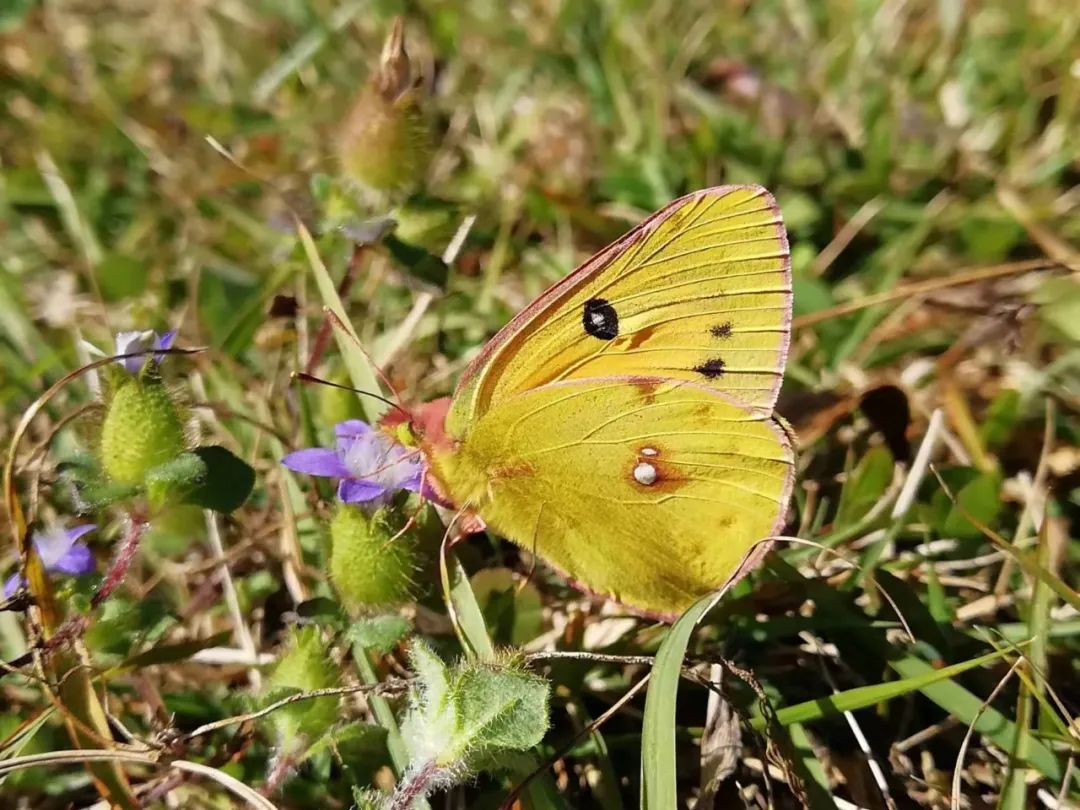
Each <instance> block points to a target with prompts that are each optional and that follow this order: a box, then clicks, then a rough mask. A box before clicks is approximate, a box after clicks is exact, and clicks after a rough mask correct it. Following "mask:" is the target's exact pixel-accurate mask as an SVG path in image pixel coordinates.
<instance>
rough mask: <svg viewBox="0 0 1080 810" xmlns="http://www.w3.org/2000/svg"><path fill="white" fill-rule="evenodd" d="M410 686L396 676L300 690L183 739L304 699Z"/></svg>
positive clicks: (389, 692) (387, 692)
mask: <svg viewBox="0 0 1080 810" xmlns="http://www.w3.org/2000/svg"><path fill="white" fill-rule="evenodd" d="M408 687H409V681H407V680H405V679H403V678H395V679H393V680H388V681H382V682H381V683H376V684H356V685H354V686H333V687H328V688H326V689H313V690H311V691H310V692H298V693H297V694H295V695H289V696H288V697H284V698H282V699H281V700H275V701H274V702H273V703H270V704H268V705H266V706H263V707H262V708H261V709H259V710H258V711H255V712H249V713H248V714H238V715H235V716H233V717H225V718H222V719H221V720H215V721H214V722H213V723H205V724H203V725H201V726H199V727H198V728H197V729H195V730H194V731H189V732H188V733H187V734H185V735H184V736H183V737H181V740H183V741H185V742H186V741H187V740H192V739H194V738H195V737H201V736H202V735H203V734H209V733H210V732H211V731H217V730H219V729H223V728H227V727H229V726H235V725H238V724H240V723H247V722H249V721H251V720H258V719H259V718H260V717H266V715H268V714H270V713H271V712H276V711H277V710H278V709H280V708H282V707H283V706H288V705H290V704H292V703H299V702H300V701H303V700H314V699H315V698H321V697H340V696H342V695H355V694H356V693H358V692H362V693H365V694H369V695H396V694H399V693H401V692H403V691H405V690H406V689H407V688H408Z"/></svg>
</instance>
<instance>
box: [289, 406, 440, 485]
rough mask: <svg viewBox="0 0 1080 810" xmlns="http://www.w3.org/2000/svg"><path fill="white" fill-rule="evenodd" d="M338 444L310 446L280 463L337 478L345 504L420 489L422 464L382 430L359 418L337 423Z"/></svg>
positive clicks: (299, 470)
mask: <svg viewBox="0 0 1080 810" xmlns="http://www.w3.org/2000/svg"><path fill="white" fill-rule="evenodd" d="M334 432H335V434H336V435H337V447H336V448H334V449H330V448H326V447H312V448H309V449H307V450H297V451H296V452H295V453H289V455H287V456H285V458H283V459H282V460H281V463H282V464H284V465H285V466H286V467H288V468H289V469H290V470H294V471H295V472H302V473H307V474H308V475H319V476H325V477H327V478H340V479H341V482H340V483H339V484H338V491H337V494H338V497H339V498H340V499H341V500H342V501H344V502H345V503H367V504H371V505H376V504H379V503H385V502H386V500H388V499H389V497H390V496H391V495H392V494H393V493H394V492H396V491H397V490H399V489H407V490H409V491H410V492H419V491H420V479H421V477H422V472H423V465H422V464H421V462H420V459H419V457H418V454H417V453H416V452H415V451H412V452H410V451H409V449H408V448H406V447H405V446H403V445H401V444H398V443H397V442H395V441H394V440H393V439H392V438H390V436H389V435H387V434H386V433H384V432H383V431H381V430H372V429H371V426H370V425H368V424H366V423H364V422H361V421H360V420H359V419H349V420H346V421H344V422H338V424H337V427H335V428H334Z"/></svg>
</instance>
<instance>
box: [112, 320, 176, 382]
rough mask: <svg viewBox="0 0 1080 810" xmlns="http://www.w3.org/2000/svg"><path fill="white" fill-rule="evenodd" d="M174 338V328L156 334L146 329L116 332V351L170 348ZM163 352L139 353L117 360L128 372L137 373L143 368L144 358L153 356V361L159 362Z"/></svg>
mask: <svg viewBox="0 0 1080 810" xmlns="http://www.w3.org/2000/svg"><path fill="white" fill-rule="evenodd" d="M174 340H176V330H175V329H173V330H170V331H168V332H163V333H162V334H160V335H159V334H158V333H157V332H154V331H153V330H150V329H147V330H145V331H142V332H117V333H116V353H117V354H131V353H133V352H145V351H149V350H150V349H154V350H155V351H162V350H165V349H169V348H172V344H173V341H174ZM164 356H165V355H164V354H154V355H145V354H140V355H138V356H137V357H125V358H124V359H122V360H117V361H116V362H118V363H119V364H120V365H122V366H123V367H124V369H125V370H126V371H127V372H128V373H129V374H138V373H139V372H140V371H142V370H143V366H145V365H146V358H147V357H153V359H154V362H155V363H160V362H161V358H163V357H164Z"/></svg>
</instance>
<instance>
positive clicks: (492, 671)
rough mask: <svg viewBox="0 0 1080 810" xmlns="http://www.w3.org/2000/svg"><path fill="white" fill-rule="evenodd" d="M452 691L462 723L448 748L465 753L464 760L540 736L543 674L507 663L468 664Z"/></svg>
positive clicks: (545, 690) (544, 722)
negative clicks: (536, 673)
mask: <svg viewBox="0 0 1080 810" xmlns="http://www.w3.org/2000/svg"><path fill="white" fill-rule="evenodd" d="M454 691H455V693H456V694H455V697H456V699H457V701H458V705H459V718H460V719H461V721H462V725H461V726H460V727H459V728H458V732H457V735H456V736H455V739H454V742H453V748H455V749H457V750H459V751H463V752H465V756H464V757H462V759H463V760H465V761H469V762H476V761H477V760H481V759H488V758H490V757H493V756H495V755H497V754H498V753H499V752H500V751H503V750H510V751H524V750H526V749H529V748H532V747H533V746H534V745H538V744H539V743H540V741H541V740H542V739H544V734H545V733H546V732H547V729H548V696H549V693H550V687H549V685H548V683H547V681H545V680H544V679H543V678H540V677H539V676H537V675H533V674H531V673H528V672H525V671H524V670H520V669H514V668H510V667H506V668H498V667H496V666H494V665H491V664H470V665H468V666H466V667H465V669H464V670H463V671H462V672H461V674H460V676H459V678H458V680H457V683H456V684H455V689H454Z"/></svg>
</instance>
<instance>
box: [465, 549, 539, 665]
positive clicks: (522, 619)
mask: <svg viewBox="0 0 1080 810" xmlns="http://www.w3.org/2000/svg"><path fill="white" fill-rule="evenodd" d="M470 583H471V585H472V590H473V592H474V593H475V594H476V601H477V602H478V603H479V605H480V608H481V610H482V611H483V614H484V623H485V624H486V625H487V626H488V628H490V630H489V632H490V634H491V635H492V636H493V637H494V638H495V640H496V641H497V642H499V643H502V644H513V645H514V646H521V645H523V644H525V643H526V642H528V641H529V640H531V639H533V638H535V637H536V636H537V635H539V633H540V629H541V628H542V626H543V602H542V601H541V598H540V592H539V591H538V590H537V589H536V586H535V585H533V584H532V583H531V582H527V583H525V585H524V586H521V585H519V583H518V582H517V581H516V579H515V577H514V572H513V571H511V570H510V569H509V568H484V569H482V570H480V571H477V572H476V573H475V574H473V575H472V577H471V579H470Z"/></svg>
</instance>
